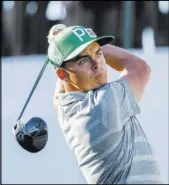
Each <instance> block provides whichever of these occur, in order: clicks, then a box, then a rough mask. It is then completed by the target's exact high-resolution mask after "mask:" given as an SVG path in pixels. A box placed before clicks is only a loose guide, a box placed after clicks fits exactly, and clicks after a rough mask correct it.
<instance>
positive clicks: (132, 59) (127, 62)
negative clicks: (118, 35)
mask: <svg viewBox="0 0 169 185" xmlns="http://www.w3.org/2000/svg"><path fill="white" fill-rule="evenodd" d="M102 51H103V54H104V56H105V59H106V62H107V64H108V65H109V66H110V67H112V68H113V69H115V70H116V71H123V70H124V69H125V70H126V71H129V70H137V69H138V70H142V68H144V67H148V65H147V64H146V62H145V61H144V60H142V59H141V58H139V57H137V56H135V55H133V54H132V53H130V52H128V51H127V50H125V49H122V48H119V47H117V46H114V45H110V44H107V45H105V46H102Z"/></svg>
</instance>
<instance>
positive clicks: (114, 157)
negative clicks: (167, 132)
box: [57, 79, 164, 184]
mask: <svg viewBox="0 0 169 185" xmlns="http://www.w3.org/2000/svg"><path fill="white" fill-rule="evenodd" d="M57 103H58V110H57V112H58V118H59V122H60V126H61V129H62V131H63V134H64V136H65V139H66V141H67V143H68V145H69V147H70V148H71V149H72V151H73V152H74V154H75V156H76V159H77V163H78V166H79V167H80V169H81V171H82V173H83V175H84V177H85V179H86V182H87V183H89V184H137V183H140V184H142V183H143V184H148V183H151V184H156V183H163V184H164V181H163V179H162V178H161V174H160V169H159V166H158V164H157V162H156V159H155V157H154V154H153V150H152V147H151V145H150V144H149V142H148V139H147V137H146V135H145V133H144V131H143V130H142V128H141V126H140V124H139V122H138V120H137V118H136V114H139V113H140V108H139V106H138V105H137V103H136V101H135V99H134V97H133V95H132V92H131V90H130V86H129V84H128V82H127V81H125V80H122V79H121V80H117V81H113V82H109V83H107V84H106V85H104V86H102V87H101V88H99V89H97V90H91V91H88V92H86V93H84V92H71V93H63V94H59V96H58V102H57Z"/></svg>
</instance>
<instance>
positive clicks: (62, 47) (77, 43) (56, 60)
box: [48, 26, 114, 68]
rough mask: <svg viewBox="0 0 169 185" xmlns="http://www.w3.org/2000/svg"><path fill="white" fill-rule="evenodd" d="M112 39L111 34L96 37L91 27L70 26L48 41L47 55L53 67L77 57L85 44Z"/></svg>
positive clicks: (102, 42) (100, 42)
mask: <svg viewBox="0 0 169 185" xmlns="http://www.w3.org/2000/svg"><path fill="white" fill-rule="evenodd" d="M113 40H114V37H113V36H102V37H97V36H96V34H95V33H94V32H93V30H92V29H91V28H84V27H82V26H71V27H67V28H64V29H63V30H62V31H60V32H59V33H58V34H57V35H56V36H55V37H54V38H53V39H52V41H50V44H49V47H48V57H49V60H50V62H51V63H52V65H53V66H54V67H55V68H58V67H60V66H61V65H62V63H63V62H66V61H69V60H71V59H73V58H75V57H77V56H78V55H79V54H80V53H81V52H82V51H83V50H84V49H85V48H86V47H87V46H89V45H90V44H91V43H93V42H98V43H99V45H100V46H102V45H105V44H108V43H110V42H112V41H113Z"/></svg>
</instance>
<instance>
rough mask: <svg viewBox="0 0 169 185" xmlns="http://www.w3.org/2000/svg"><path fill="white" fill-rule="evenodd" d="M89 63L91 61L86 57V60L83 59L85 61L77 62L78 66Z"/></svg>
mask: <svg viewBox="0 0 169 185" xmlns="http://www.w3.org/2000/svg"><path fill="white" fill-rule="evenodd" d="M88 61H89V59H88V58H87V57H86V58H83V59H80V60H79V61H78V62H77V64H80V65H81V64H84V63H86V62H88Z"/></svg>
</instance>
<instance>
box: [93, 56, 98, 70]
mask: <svg viewBox="0 0 169 185" xmlns="http://www.w3.org/2000/svg"><path fill="white" fill-rule="evenodd" d="M91 62H92V70H97V69H98V61H97V60H96V59H91Z"/></svg>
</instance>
